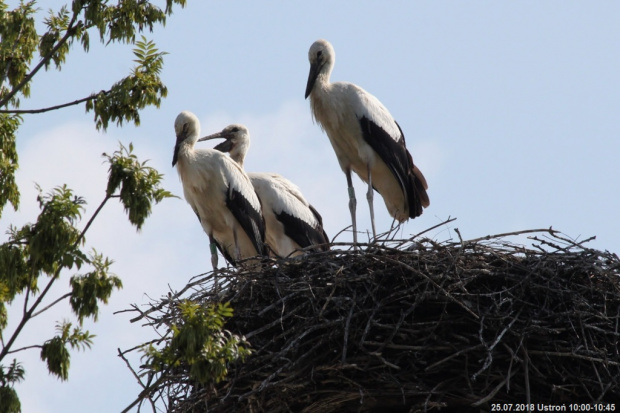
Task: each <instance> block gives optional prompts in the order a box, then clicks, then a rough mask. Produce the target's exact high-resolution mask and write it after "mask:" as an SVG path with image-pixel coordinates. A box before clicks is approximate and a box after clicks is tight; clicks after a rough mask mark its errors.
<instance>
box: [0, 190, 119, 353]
mask: <svg viewBox="0 0 620 413" xmlns="http://www.w3.org/2000/svg"><path fill="white" fill-rule="evenodd" d="M111 197H112V196H111V195H107V194H106V197H105V198H104V199H103V201H102V202H101V204H100V205H99V207H98V208H97V210H96V211H95V213H94V214H93V216H92V217H91V218H90V220H89V221H88V223H87V224H86V227H84V229H83V230H82V232H81V233H80V235H79V236H78V238H77V239H76V240H75V243H74V246H75V245H77V244H78V243H79V242H80V241H81V240H82V239H83V238H84V234H85V233H86V231H88V228H89V227H90V225H91V224H92V223H93V221H94V220H95V218H96V217H97V215H98V214H99V212H100V211H101V209H102V208H103V206H104V205H105V204H106V202H108V199H110V198H111ZM61 270H62V267H61V268H59V269H58V270H56V272H55V273H54V275H53V276H52V278H51V279H50V281H49V283H47V285H46V286H45V289H44V290H43V291H41V293H40V294H39V296H38V297H37V299H36V301H35V302H34V304H32V306H31V307H30V309H28V310H26V307H25V306H24V315H23V316H22V319H21V321H20V322H19V324H18V325H17V327H16V328H15V331H13V335H12V336H11V338H10V339H9V341H8V342H7V343H6V345H5V346H4V347H3V348H2V351H1V352H0V360H2V359H4V357H5V356H6V355H7V354H9V352H10V349H11V346H12V345H13V344H14V343H15V340H16V339H17V337H18V336H19V333H21V331H22V329H23V328H24V326H25V325H26V323H27V322H28V320H30V319H31V318H32V317H34V316H33V314H34V312H35V310H36V309H37V307H38V306H39V304H41V301H43V298H44V297H45V295H46V294H47V293H48V292H49V290H50V288H52V285H53V284H54V281H56V280H57V279H58V276H59V275H60V271H61ZM63 298H64V297H62V298H61V299H63ZM57 301H60V299H59V300H56V302H57ZM56 302H54V303H52V304H50V305H49V306H48V307H46V308H45V309H47V308H49V307H51V306H52V305H55V304H56ZM45 309H43V310H41V311H38V312H37V313H36V314H40V313H41V312H42V311H44V310H45Z"/></svg>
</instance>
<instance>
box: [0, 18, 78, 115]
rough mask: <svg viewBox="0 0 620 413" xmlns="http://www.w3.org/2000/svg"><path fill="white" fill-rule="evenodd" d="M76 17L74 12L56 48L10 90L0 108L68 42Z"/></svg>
mask: <svg viewBox="0 0 620 413" xmlns="http://www.w3.org/2000/svg"><path fill="white" fill-rule="evenodd" d="M77 16H78V15H77V13H75V12H74V13H73V16H72V17H71V21H70V22H69V24H68V25H67V32H66V33H65V35H64V36H63V37H62V39H60V40H59V41H58V43H57V44H56V46H54V48H53V49H52V50H50V52H49V53H48V54H47V55H46V56H44V57H43V58H42V59H41V61H40V62H39V64H37V65H36V66H35V68H34V69H32V71H31V72H30V73H28V74H27V75H26V77H24V79H23V80H22V81H21V82H19V84H18V85H17V86H15V87H14V88H13V90H11V91H10V92H9V93H8V94H7V95H6V96H5V97H4V98H2V100H0V107H3V106H6V104H7V103H8V102H9V101H10V100H11V99H12V98H13V96H15V95H16V94H17V92H19V91H20V90H21V88H23V87H24V85H25V84H26V83H28V82H30V80H31V79H32V78H33V77H34V75H36V74H37V72H38V71H39V70H41V68H42V67H43V66H44V65H45V64H47V63H49V61H50V60H51V58H52V56H54V53H56V52H57V51H58V49H60V48H61V47H62V45H63V44H65V43H66V42H68V41H69V38H71V36H73V34H74V33H75V26H73V25H74V24H75V21H76V20H77Z"/></svg>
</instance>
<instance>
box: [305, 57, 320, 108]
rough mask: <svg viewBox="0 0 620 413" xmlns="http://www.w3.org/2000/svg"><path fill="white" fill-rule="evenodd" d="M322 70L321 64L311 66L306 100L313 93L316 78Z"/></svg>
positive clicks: (318, 62) (317, 62)
mask: <svg viewBox="0 0 620 413" xmlns="http://www.w3.org/2000/svg"><path fill="white" fill-rule="evenodd" d="M320 70H321V62H320V61H316V62H314V63H312V64H311V65H310V73H309V74H308V83H307V84H306V96H305V99H308V96H310V93H312V88H313V87H314V83H315V82H316V78H317V77H318V76H319V71H320Z"/></svg>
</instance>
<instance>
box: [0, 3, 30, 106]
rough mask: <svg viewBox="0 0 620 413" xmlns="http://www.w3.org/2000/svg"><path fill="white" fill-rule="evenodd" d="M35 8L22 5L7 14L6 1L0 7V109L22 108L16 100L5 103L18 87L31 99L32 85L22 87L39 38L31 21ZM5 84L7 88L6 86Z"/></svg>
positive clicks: (25, 4)
mask: <svg viewBox="0 0 620 413" xmlns="http://www.w3.org/2000/svg"><path fill="white" fill-rule="evenodd" d="M34 4H35V2H34V1H29V2H23V1H22V2H20V4H19V6H17V8H15V10H8V11H7V8H8V7H7V5H6V4H4V1H3V2H1V3H0V39H2V41H0V101H2V105H0V106H3V105H4V104H6V103H10V104H12V105H14V106H16V107H18V106H19V99H17V98H14V97H11V98H10V99H9V101H8V102H4V97H5V95H7V94H8V92H9V90H10V89H11V88H18V87H19V89H20V93H21V94H22V95H23V96H24V97H28V96H30V85H29V83H25V84H23V85H21V83H22V81H23V80H24V78H25V77H26V75H27V72H28V68H29V64H30V61H31V60H32V58H33V57H34V52H35V51H36V50H37V43H38V35H37V31H36V29H35V21H34V18H33V17H32V15H33V14H34V12H35V7H34ZM6 80H8V87H7V86H5V84H4V83H5V81H6ZM20 85H21V86H20Z"/></svg>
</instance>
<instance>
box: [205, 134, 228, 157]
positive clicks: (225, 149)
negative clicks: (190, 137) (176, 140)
mask: <svg viewBox="0 0 620 413" xmlns="http://www.w3.org/2000/svg"><path fill="white" fill-rule="evenodd" d="M211 139H226V140H225V141H224V142H222V143H220V144H218V145H216V146H215V147H214V148H213V149H215V150H218V151H220V152H230V151H231V150H232V148H233V144H232V141H231V140H230V136H229V135H227V134H226V133H223V132H217V133H214V134H212V135H208V136H205V137H204V138H200V139H198V142H202V141H208V140H211Z"/></svg>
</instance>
